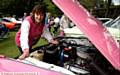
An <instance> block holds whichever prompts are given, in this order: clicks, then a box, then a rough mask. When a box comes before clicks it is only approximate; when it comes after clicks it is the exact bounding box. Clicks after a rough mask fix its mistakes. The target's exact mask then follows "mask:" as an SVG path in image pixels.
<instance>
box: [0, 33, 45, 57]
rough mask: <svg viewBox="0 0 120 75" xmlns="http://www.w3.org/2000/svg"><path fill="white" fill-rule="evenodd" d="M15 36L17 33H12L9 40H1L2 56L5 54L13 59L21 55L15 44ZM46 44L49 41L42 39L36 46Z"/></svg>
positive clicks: (0, 50) (0, 51) (0, 49)
mask: <svg viewBox="0 0 120 75" xmlns="http://www.w3.org/2000/svg"><path fill="white" fill-rule="evenodd" d="M15 34H16V32H15V31H11V32H10V34H9V38H5V39H0V54H4V55H6V56H7V57H11V58H14V57H16V56H18V55H19V50H18V48H17V47H16V44H15ZM46 43H47V41H46V40H45V39H40V40H39V42H38V43H37V44H36V45H35V46H40V45H43V44H46ZM35 46H34V47H35Z"/></svg>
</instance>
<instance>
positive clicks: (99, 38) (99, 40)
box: [53, 0, 120, 70]
mask: <svg viewBox="0 0 120 75" xmlns="http://www.w3.org/2000/svg"><path fill="white" fill-rule="evenodd" d="M76 1H77V0H53V2H54V3H55V5H56V6H58V7H59V8H60V9H61V10H62V11H63V12H64V14H65V15H67V16H68V17H69V18H70V19H71V20H72V21H73V22H74V23H75V25H76V26H77V27H78V28H79V29H80V30H81V31H82V32H84V34H85V35H86V36H87V37H88V38H89V40H91V42H92V43H93V44H94V45H95V46H96V47H97V48H98V50H99V51H100V52H101V53H102V54H103V56H104V57H105V58H106V59H107V60H108V61H109V62H110V63H111V64H112V65H113V66H114V67H115V68H116V69H118V70H120V45H118V43H116V42H115V40H114V39H113V38H112V36H111V34H110V33H109V32H108V31H107V29H106V28H104V27H103V25H102V23H101V22H99V21H98V20H97V19H95V18H94V17H93V16H91V15H90V14H89V12H88V11H87V10H86V9H85V8H84V7H83V6H82V5H80V4H78V3H77V2H76Z"/></svg>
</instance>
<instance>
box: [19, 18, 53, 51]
mask: <svg viewBox="0 0 120 75" xmlns="http://www.w3.org/2000/svg"><path fill="white" fill-rule="evenodd" d="M29 29H30V23H29V21H27V20H24V21H23V23H22V25H21V34H20V45H21V48H22V50H24V49H26V48H28V49H29V45H28V35H29ZM41 37H45V38H46V39H47V40H48V41H49V42H50V40H51V39H53V37H52V36H51V34H50V32H49V29H48V28H47V27H46V26H44V29H43V33H42V36H41Z"/></svg>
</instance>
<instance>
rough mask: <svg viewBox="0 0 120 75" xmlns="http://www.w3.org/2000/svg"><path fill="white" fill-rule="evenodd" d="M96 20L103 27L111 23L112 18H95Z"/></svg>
mask: <svg viewBox="0 0 120 75" xmlns="http://www.w3.org/2000/svg"><path fill="white" fill-rule="evenodd" d="M97 19H98V20H100V21H101V22H102V23H103V25H104V26H106V24H108V23H110V22H111V21H113V19H112V18H97Z"/></svg>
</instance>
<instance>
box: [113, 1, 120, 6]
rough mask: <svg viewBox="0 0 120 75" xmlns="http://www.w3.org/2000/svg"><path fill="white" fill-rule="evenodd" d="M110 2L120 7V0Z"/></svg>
mask: <svg viewBox="0 0 120 75" xmlns="http://www.w3.org/2000/svg"><path fill="white" fill-rule="evenodd" d="M112 2H113V3H114V5H120V0H112Z"/></svg>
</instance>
